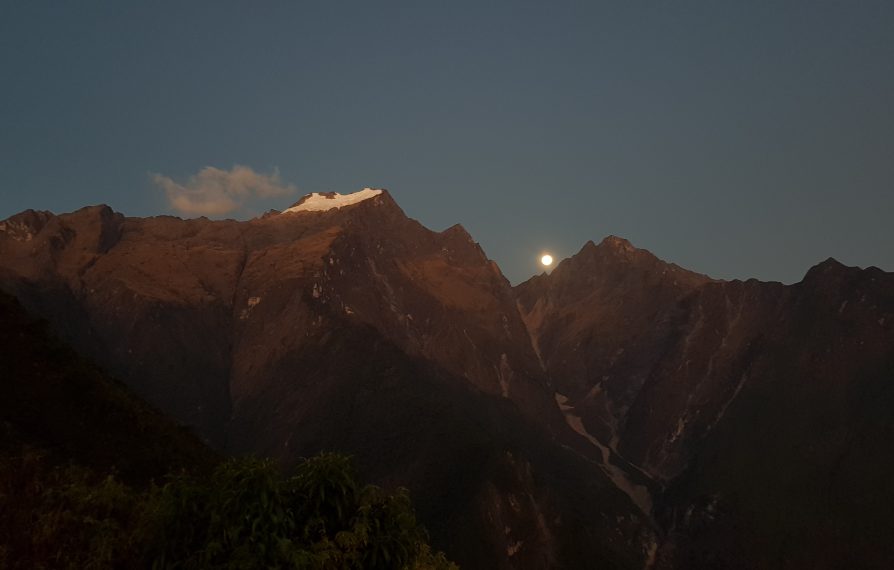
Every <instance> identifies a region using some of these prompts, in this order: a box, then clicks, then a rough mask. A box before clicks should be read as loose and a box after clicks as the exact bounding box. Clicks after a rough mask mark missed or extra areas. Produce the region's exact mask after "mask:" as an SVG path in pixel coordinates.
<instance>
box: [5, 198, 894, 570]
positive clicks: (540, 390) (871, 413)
mask: <svg viewBox="0 0 894 570" xmlns="http://www.w3.org/2000/svg"><path fill="white" fill-rule="evenodd" d="M0 289H2V290H4V291H6V292H8V293H10V294H12V295H14V296H15V297H17V298H18V301H19V302H20V303H21V304H22V305H23V306H24V307H25V308H26V309H27V310H28V311H30V312H31V313H32V314H35V315H38V316H40V317H42V318H45V319H46V320H47V321H49V323H50V324H51V326H52V329H53V331H54V332H55V333H56V334H58V335H59V336H60V337H62V338H64V339H65V340H67V341H69V342H71V343H72V345H73V346H75V347H76V348H77V350H78V351H79V352H81V353H82V354H84V355H86V356H87V357H89V358H92V359H93V360H94V361H95V362H97V363H98V364H99V365H100V366H101V367H103V368H104V369H105V370H107V371H109V372H110V373H112V374H114V376H115V377H117V378H120V379H121V380H122V381H123V382H124V383H126V384H127V385H128V386H129V387H130V388H132V389H133V390H135V391H136V392H137V393H138V394H140V395H141V396H143V397H144V398H146V399H147V400H148V401H149V402H150V403H151V404H152V405H154V406H156V407H157V408H159V409H160V410H162V411H164V412H165V413H167V414H169V415H171V416H172V417H173V418H175V419H176V420H177V421H179V422H181V423H183V424H186V425H189V426H192V428H194V429H195V431H196V433H197V434H199V435H200V436H201V437H202V438H203V439H204V440H205V441H206V442H208V443H209V444H210V445H211V446H213V447H214V448H215V449H217V450H219V451H220V452H222V453H225V454H258V455H263V456H270V457H274V458H277V459H278V460H279V461H280V462H282V463H283V464H285V465H290V464H294V463H295V462H297V461H298V460H299V459H300V458H301V457H304V456H310V455H313V454H316V453H317V452H318V451H320V450H335V451H339V452H343V453H348V454H352V455H353V456H354V457H355V460H356V462H357V464H358V467H359V468H360V470H361V472H362V475H363V477H364V478H366V479H371V480H373V481H376V482H378V483H380V484H385V485H388V486H394V485H403V486H406V487H408V488H409V489H410V490H411V493H412V495H413V503H414V505H416V508H417V512H418V514H419V518H420V520H421V521H422V522H423V523H424V524H425V526H426V527H428V528H429V530H430V531H431V533H432V544H433V546H434V547H435V548H436V549H438V550H444V551H445V552H446V553H447V555H448V556H449V558H451V559H452V560H456V561H457V562H459V563H460V565H461V566H463V567H466V568H591V567H608V568H652V569H688V568H812V569H813V568H841V567H848V568H851V567H853V568H888V567H892V566H894V548H891V547H890V546H889V544H888V542H889V541H888V538H887V537H889V536H891V535H892V534H894V522H892V521H894V517H891V516H890V511H891V509H892V507H894V494H892V491H891V489H892V487H891V486H890V485H889V484H888V481H890V479H891V478H892V476H894V447H892V446H890V441H891V440H892V436H894V383H892V378H894V274H890V273H885V272H883V271H881V270H879V269H876V268H867V269H858V268H850V267H845V266H843V265H841V264H840V263H838V262H836V261H834V260H828V261H826V262H823V263H821V264H819V265H817V266H816V267H814V268H812V269H811V270H810V271H809V272H808V273H807V275H806V276H805V278H804V280H803V281H801V282H800V283H797V284H794V285H788V286H786V285H782V284H780V283H764V282H760V281H757V280H748V281H744V282H743V281H720V280H715V279H711V278H709V277H707V276H705V275H701V274H698V273H694V272H691V271H688V270H685V269H683V268H681V267H678V266H676V265H674V264H671V263H666V262H664V261H662V260H660V259H658V258H657V257H655V256H654V255H652V254H651V253H649V252H648V251H645V250H643V249H639V248H636V247H634V246H633V245H632V244H630V243H629V242H628V241H626V240H624V239H622V238H618V237H614V236H610V237H608V238H606V239H604V240H603V241H602V242H601V243H599V244H595V243H593V242H588V243H587V244H585V245H584V247H583V248H582V249H581V251H580V252H579V253H577V254H576V255H574V256H572V257H571V258H569V259H566V260H564V261H562V262H561V263H560V264H559V265H558V266H557V267H556V268H555V270H554V271H552V272H551V273H549V274H543V275H539V276H536V277H533V278H532V279H530V280H529V281H527V282H525V283H523V284H520V285H518V286H516V287H514V288H513V287H511V286H510V284H509V283H508V282H507V280H506V279H505V278H504V277H503V275H502V274H501V272H500V270H499V268H498V267H497V266H496V264H495V263H494V262H492V261H491V260H489V259H487V257H486V255H485V254H484V252H483V251H482V250H481V248H480V247H479V246H478V244H476V243H475V242H474V240H473V239H472V238H471V237H470V236H469V234H468V233H467V232H466V231H465V230H464V229H463V228H462V227H461V226H454V227H451V228H449V229H447V230H445V231H443V232H434V231H431V230H429V229H427V228H425V227H423V226H422V225H421V224H419V223H418V222H416V221H415V220H412V219H410V218H408V217H407V216H406V215H405V214H404V212H403V211H402V210H401V209H400V207H399V206H398V205H397V204H396V203H395V202H394V200H393V199H392V198H391V196H390V195H389V194H388V193H387V192H386V191H384V190H379V189H372V188H367V189H364V190H362V191H360V192H357V193H354V194H349V195H345V196H342V195H339V194H335V193H326V194H311V195H308V196H306V197H304V198H302V199H301V200H300V201H299V202H298V203H296V204H295V205H293V206H292V207H290V208H287V209H286V210H284V211H283V212H275V211H272V212H269V213H268V214H265V215H264V216H262V217H259V218H256V219H253V220H250V221H246V222H237V221H233V220H223V221H212V220H208V219H204V218H200V219H193V220H181V219H179V218H174V217H170V216H161V217H154V218H129V217H125V216H122V215H121V214H118V213H116V212H113V211H112V210H111V209H109V208H108V207H105V206H94V207H89V208H83V209H81V210H78V211H76V212H72V213H70V214H62V215H55V214H51V213H49V212H34V211H26V212H22V213H20V214H17V215H15V216H13V217H11V218H9V219H8V220H5V221H3V222H0ZM33 358H36V359H38V360H39V359H40V358H41V357H40V356H35V357H33Z"/></svg>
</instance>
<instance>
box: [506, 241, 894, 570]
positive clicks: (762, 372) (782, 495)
mask: <svg viewBox="0 0 894 570" xmlns="http://www.w3.org/2000/svg"><path fill="white" fill-rule="evenodd" d="M516 291H517V294H518V299H519V307H520V310H521V312H522V315H523V317H524V318H525V320H526V322H527V323H528V326H529V328H530V330H531V334H532V337H533V338H534V339H535V342H536V345H537V346H538V349H539V353H540V357H541V358H542V360H543V362H544V364H545V367H546V370H547V372H548V373H549V375H550V377H551V379H552V382H553V384H554V385H555V386H556V388H557V390H559V391H560V392H561V394H562V396H563V402H564V405H565V407H566V408H571V409H573V410H574V413H575V414H576V415H577V417H579V418H580V420H579V421H580V427H581V429H582V431H583V430H585V431H586V432H587V433H589V434H591V436H592V437H593V438H594V439H597V440H598V441H599V442H600V443H601V444H602V445H604V446H606V447H609V448H610V449H611V450H612V451H613V452H615V453H617V454H618V455H619V456H622V457H623V458H625V459H626V460H628V461H630V462H631V463H633V464H635V465H636V466H638V467H639V468H641V469H642V470H643V471H645V472H646V473H647V474H648V475H649V476H651V477H652V478H654V479H655V480H656V481H658V482H660V483H661V484H662V485H663V486H665V487H666V491H665V492H664V493H662V494H661V495H660V496H658V497H657V498H656V514H657V515H658V517H659V520H660V522H661V523H662V526H663V528H665V529H666V530H667V531H668V535H667V538H666V540H665V543H664V545H663V546H662V548H661V551H660V556H659V559H658V564H657V567H661V568H690V567H717V568H839V567H872V568H883V567H889V566H890V565H891V564H892V563H894V550H892V549H891V548H890V546H889V545H888V544H887V540H886V539H884V538H883V536H888V535H890V533H891V532H892V530H894V524H892V523H891V519H890V516H889V511H890V509H891V507H892V506H894V495H892V494H891V492H890V488H891V487H890V485H887V484H886V483H885V482H884V481H885V479H886V478H889V477H890V476H892V475H894V451H892V447H891V446H890V445H888V444H886V443H885V442H886V441H890V438H891V436H892V435H894V406H892V404H894V382H892V379H894V326H892V319H894V275H892V274H889V273H884V272H882V271H880V270H878V269H876V268H869V269H865V270H860V269H857V268H848V267H844V266H843V265H841V264H840V263H838V262H836V261H834V260H828V261H826V262H824V263H822V264H820V265H818V266H816V267H814V268H813V269H811V270H810V271H809V272H808V274H807V275H806V277H805V278H804V280H803V281H802V282H800V283H797V284H795V285H792V286H783V285H781V284H779V283H762V282H759V281H756V280H749V281H746V282H740V281H730V282H720V281H714V280H711V279H708V278H707V277H704V276H702V275H698V274H694V273H691V272H687V271H684V270H682V269H680V268H678V267H676V266H674V265H672V264H667V263H664V262H662V261H660V260H658V259H657V258H655V257H654V256H652V255H651V254H649V253H648V252H646V251H643V250H639V249H636V248H634V247H633V246H631V245H630V244H629V243H628V242H626V241H624V240H621V239H619V238H614V237H609V238H606V239H605V240H604V241H603V242H602V243H601V244H599V245H598V246H596V245H594V244H592V243H589V244H587V245H586V246H585V247H584V248H583V250H581V252H580V253H578V254H577V255H576V256H574V257H572V258H571V259H568V260H566V261H564V262H563V263H562V264H561V265H560V266H559V267H557V268H556V270H555V271H554V272H553V273H552V274H550V275H543V276H539V277H535V278H533V279H531V280H530V281H528V282H526V283H524V284H522V285H520V286H518V287H517V289H516Z"/></svg>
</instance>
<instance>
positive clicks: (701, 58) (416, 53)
mask: <svg viewBox="0 0 894 570" xmlns="http://www.w3.org/2000/svg"><path fill="white" fill-rule="evenodd" d="M0 84H2V88H0V218H5V217H7V216H9V215H12V214H14V213H16V212H18V211H21V210H23V209H26V208H35V209H48V210H52V211H55V212H64V211H70V210H73V209H76V208H78V207H80V206H83V205H87V204H96V203H107V204H109V205H111V206H112V207H113V208H115V209H116V210H119V211H121V212H124V213H125V214H128V215H140V216H144V215H155V214H160V213H177V212H176V210H175V209H174V208H173V207H172V204H171V202H170V201H169V196H168V194H166V192H165V191H164V190H163V184H160V183H159V180H161V179H168V180H171V181H173V183H175V184H186V183H187V181H188V180H189V178H190V177H191V176H196V175H198V174H199V173H200V172H202V170H203V169H205V168H206V167H213V168H215V169H220V170H222V171H226V172H230V169H232V168H233V167H234V166H235V165H244V166H246V167H248V168H250V169H252V172H255V173H259V174H261V175H272V174H274V173H278V179H277V180H278V183H280V184H281V185H282V187H294V189H295V192H296V193H297V195H300V194H302V193H306V192H314V191H330V190H331V191H338V192H342V193H346V192H351V191H355V190H359V189H360V188H363V187H365V186H374V187H385V188H388V189H389V190H390V191H391V193H392V194H393V195H394V197H395V198H396V199H397V200H398V202H399V203H400V204H401V206H402V207H403V208H404V210H405V211H406V212H407V213H408V214H409V215H410V216H412V217H414V218H416V219H418V220H420V221H421V222H423V223H424V224H426V225H427V226H429V227H431V228H433V229H438V230H439V229H443V228H446V227H448V226H450V225H452V224H454V223H462V224H463V225H464V226H465V227H466V228H467V229H468V230H469V231H470V232H471V233H472V235H473V236H474V237H475V238H476V239H477V240H478V241H480V242H481V244H482V246H483V247H484V249H485V251H486V252H487V253H488V255H489V256H490V257H492V258H493V259H495V260H496V261H497V262H498V263H499V264H500V266H501V267H502V268H503V271H504V272H505V273H506V275H507V276H508V277H509V278H510V279H511V280H512V281H513V282H517V281H519V280H522V279H524V278H526V277H528V276H530V275H531V274H533V273H534V272H536V271H537V267H536V259H537V254H538V253H540V251H542V250H544V249H548V250H550V251H552V252H554V253H555V254H556V255H557V256H558V257H563V256H567V255H570V254H572V253H574V252H576V251H577V250H578V249H579V248H580V247H581V245H582V244H583V243H584V242H585V241H586V240H588V239H593V240H594V241H599V240H600V239H601V238H602V237H603V236H605V235H608V234H616V235H620V236H623V237H626V238H628V239H630V240H631V241H632V242H633V243H634V244H635V245H637V246H640V247H644V248H646V249H649V250H651V251H653V252H654V253H656V254H657V255H659V256H660V257H663V258H665V259H668V260H670V261H674V262H677V263H679V264H680V265H683V266H685V267H688V268H691V269H694V270H698V271H701V272H705V273H708V274H710V275H712V276H715V277H722V278H746V277H758V278H761V279H772V280H781V281H785V282H794V281H797V280H799V279H800V278H801V276H802V275H803V274H804V272H805V271H806V269H807V268H808V267H809V266H810V265H812V264H814V263H816V262H818V261H821V260H822V259H825V258H826V257H829V256H833V257H836V258H837V259H839V260H841V261H843V262H845V263H848V264H852V265H861V266H866V265H877V266H879V267H882V268H883V269H886V270H894V222H892V218H894V216H892V213H894V3H891V2H871V1H861V2H822V1H811V2H778V1H777V2H722V1H716V2H715V1H712V2H707V1H706V2H616V3H598V2H570V3H565V2H508V3H497V2H492V3H491V2H488V3H483V2H474V3H464V2H425V1H423V2H406V3H387V2H385V3H373V2H357V3H350V2H319V3H308V2H251V3H249V2H245V3H236V2H220V1H215V2H170V3H164V2H154V3H142V4H137V3H131V2H108V3H101V2H90V3H75V2H65V3H62V2H39V1H27V2H25V1H10V2H4V3H2V4H0ZM297 195H292V194H285V193H281V194H280V193H276V192H268V193H266V194H265V196H266V198H265V199H263V200H258V201H253V200H249V201H247V202H246V203H245V204H244V208H242V209H240V210H239V211H237V212H234V213H233V214H231V215H235V216H246V215H249V213H250V212H252V211H259V210H260V209H263V208H266V207H286V206H287V205H289V204H291V203H292V202H294V201H295V200H296V199H297ZM181 215H186V214H185V213H181Z"/></svg>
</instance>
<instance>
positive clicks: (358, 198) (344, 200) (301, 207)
mask: <svg viewBox="0 0 894 570" xmlns="http://www.w3.org/2000/svg"><path fill="white" fill-rule="evenodd" d="M381 193H382V191H381V190H378V189H375V188H364V189H363V190H360V191H359V192H354V193H352V194H339V193H338V192H326V193H324V194H321V193H319V192H314V193H313V194H308V195H307V196H305V197H304V198H302V199H301V200H300V201H299V202H298V203H297V204H295V205H294V206H292V207H291V208H287V209H285V210H283V211H282V213H283V214H288V213H290V212H324V211H326V210H333V209H337V208H343V207H345V206H351V205H353V204H357V203H358V202H362V201H364V200H369V199H370V198H374V197H376V196H378V195H379V194H381Z"/></svg>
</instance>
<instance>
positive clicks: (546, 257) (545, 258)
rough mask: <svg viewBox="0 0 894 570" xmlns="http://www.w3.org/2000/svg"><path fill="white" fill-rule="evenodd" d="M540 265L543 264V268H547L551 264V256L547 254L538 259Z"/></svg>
mask: <svg viewBox="0 0 894 570" xmlns="http://www.w3.org/2000/svg"><path fill="white" fill-rule="evenodd" d="M540 263H541V264H543V266H544V267H549V266H550V265H552V264H553V256H551V255H550V254H548V253H546V254H544V255H543V257H541V258H540Z"/></svg>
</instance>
